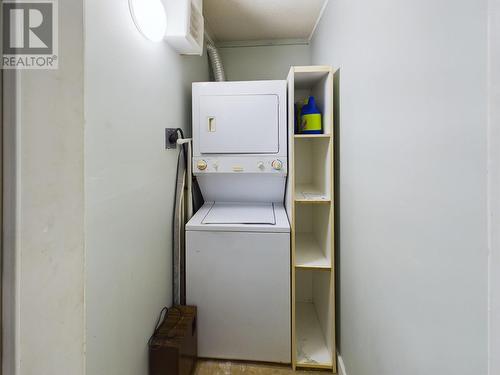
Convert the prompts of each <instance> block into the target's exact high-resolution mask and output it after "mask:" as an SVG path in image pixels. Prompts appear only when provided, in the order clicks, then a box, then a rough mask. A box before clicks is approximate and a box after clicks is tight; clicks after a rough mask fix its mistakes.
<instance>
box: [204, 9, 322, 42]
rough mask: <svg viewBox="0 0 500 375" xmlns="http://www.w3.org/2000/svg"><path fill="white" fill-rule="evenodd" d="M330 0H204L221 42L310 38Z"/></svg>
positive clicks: (212, 29) (211, 27)
mask: <svg viewBox="0 0 500 375" xmlns="http://www.w3.org/2000/svg"><path fill="white" fill-rule="evenodd" d="M326 1H328V0H204V2H203V13H204V15H205V22H206V23H207V24H208V25H207V26H208V29H209V31H210V32H211V34H212V37H213V38H214V39H215V40H216V41H218V42H234V41H259V40H274V39H309V37H310V35H311V33H312V32H313V30H314V27H315V25H316V22H317V20H318V18H319V16H320V14H321V10H322V8H323V5H324V4H325V2H326Z"/></svg>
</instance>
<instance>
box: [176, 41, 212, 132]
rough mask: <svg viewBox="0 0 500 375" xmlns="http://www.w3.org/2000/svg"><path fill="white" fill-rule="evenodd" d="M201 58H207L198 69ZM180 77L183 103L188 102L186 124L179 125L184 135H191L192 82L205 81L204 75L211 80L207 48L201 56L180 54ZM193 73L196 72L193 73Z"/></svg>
mask: <svg viewBox="0 0 500 375" xmlns="http://www.w3.org/2000/svg"><path fill="white" fill-rule="evenodd" d="M200 58H202V59H204V60H207V64H204V69H203V70H200V62H199V59H200ZM181 67H182V68H181V71H180V74H181V77H182V82H184V87H183V90H182V95H183V98H184V103H188V105H186V106H185V108H184V110H185V119H186V124H181V125H184V126H179V127H182V128H184V129H185V130H186V132H185V135H186V137H191V135H192V134H193V133H192V123H193V121H192V106H191V88H192V83H193V82H204V81H206V77H210V80H213V74H212V71H211V69H210V63H209V62H208V56H207V50H206V48H204V49H203V55H202V56H198V55H196V56H188V55H181ZM194 73H196V74H195V75H194Z"/></svg>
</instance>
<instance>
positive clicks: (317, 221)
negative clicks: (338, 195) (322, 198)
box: [294, 204, 332, 268]
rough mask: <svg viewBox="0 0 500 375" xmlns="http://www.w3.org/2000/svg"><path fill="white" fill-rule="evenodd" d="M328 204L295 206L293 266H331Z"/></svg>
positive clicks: (329, 207)
mask: <svg viewBox="0 0 500 375" xmlns="http://www.w3.org/2000/svg"><path fill="white" fill-rule="evenodd" d="M330 210H331V206H330V205H329V204H299V205H296V206H295V230H294V235H295V266H296V267H303V268H331V264H332V255H331V254H332V222H331V215H330Z"/></svg>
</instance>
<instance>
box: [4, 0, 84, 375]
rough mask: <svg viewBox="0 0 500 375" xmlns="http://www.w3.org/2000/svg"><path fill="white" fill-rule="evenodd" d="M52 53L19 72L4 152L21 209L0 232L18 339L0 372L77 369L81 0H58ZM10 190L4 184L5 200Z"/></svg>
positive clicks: (80, 336) (42, 374)
mask: <svg viewBox="0 0 500 375" xmlns="http://www.w3.org/2000/svg"><path fill="white" fill-rule="evenodd" d="M59 55H60V59H59V69H58V70H53V71H46V70H39V71H23V72H19V75H18V78H19V77H20V80H19V81H18V89H19V91H18V93H17V99H18V101H17V103H16V105H17V115H18V117H17V126H18V128H17V134H13V133H12V131H11V130H13V129H12V128H11V129H10V130H9V132H8V133H9V138H10V140H11V141H14V138H15V136H17V141H16V148H17V149H16V150H13V149H11V145H9V150H10V151H15V152H17V157H18V159H17V160H16V161H15V162H16V163H17V168H18V170H17V172H16V173H17V178H18V180H17V182H16V183H15V184H16V185H14V186H15V187H17V193H16V194H17V198H16V199H17V202H16V203H17V204H18V206H17V208H16V213H17V215H18V216H17V217H16V219H15V222H16V227H15V228H13V227H12V226H10V225H11V224H12V223H9V227H8V230H9V231H10V230H16V231H17V233H16V232H9V233H7V238H8V243H9V244H13V245H15V246H14V248H11V247H8V248H6V249H5V251H6V252H9V253H6V254H5V256H6V258H4V259H8V262H7V264H6V266H8V267H14V268H10V269H9V273H10V272H11V271H13V270H15V275H14V277H15V279H16V281H14V284H15V285H13V284H10V285H5V286H4V287H6V288H11V287H12V288H13V287H14V286H15V288H17V291H16V292H15V293H14V294H13V295H10V294H9V295H8V298H9V300H8V303H7V304H6V308H7V309H8V310H9V311H14V314H15V320H16V323H15V326H14V327H12V326H10V327H9V330H8V331H6V333H7V334H9V335H11V334H14V335H17V338H16V339H15V340H14V341H11V340H10V338H4V339H6V341H4V343H7V344H8V345H11V344H12V343H13V342H14V344H15V345H16V347H15V349H16V353H13V352H12V351H9V352H7V353H8V354H7V355H9V357H5V361H4V366H7V367H4V370H6V371H5V374H6V375H7V374H9V375H10V374H16V375H33V374H36V375H63V374H64V375H66V374H72V375H83V374H84V358H83V345H84V301H83V297H84V275H83V266H84V246H83V241H84V238H83V198H84V196H83V3H82V1H80V0H67V1H66V0H65V1H61V2H59ZM9 76H11V73H10V72H9ZM11 104H12V105H14V104H13V103H11ZM9 110H14V108H10V109H9ZM12 156H13V155H12V154H10V155H9V162H10V161H12V159H11V158H12ZM10 175H11V176H12V174H10ZM8 183H9V184H13V183H14V182H13V181H9V182H8ZM11 186H12V185H11ZM13 193H14V192H12V191H10V192H9V195H10V196H11V198H12V197H13ZM12 203H13V202H9V205H8V206H9V207H11V204H12ZM11 213H12V212H11ZM10 219H11V218H10V217H9V221H10ZM11 251H16V252H17V254H12V253H10V252H11ZM4 291H5V289H4ZM9 293H10V292H9ZM12 303H14V304H16V305H15V307H14V309H13V310H12V306H11V304H12ZM12 328H14V330H15V332H14V333H13V332H12V331H11V329H12ZM9 349H12V348H9ZM12 360H14V361H15V362H14V363H12V362H11V361H12Z"/></svg>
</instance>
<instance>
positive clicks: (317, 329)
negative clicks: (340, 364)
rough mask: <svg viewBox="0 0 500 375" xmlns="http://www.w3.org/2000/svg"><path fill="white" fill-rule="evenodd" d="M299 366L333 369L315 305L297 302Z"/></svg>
mask: <svg viewBox="0 0 500 375" xmlns="http://www.w3.org/2000/svg"><path fill="white" fill-rule="evenodd" d="M295 311H296V314H297V366H299V367H300V366H303V367H312V366H314V367H320V368H321V367H325V368H331V367H332V356H331V353H330V351H329V350H328V347H327V345H326V341H325V338H324V337H323V333H322V332H321V326H320V324H319V320H318V317H317V315H316V311H315V309H314V305H313V304H312V303H306V302H297V304H296V305H295Z"/></svg>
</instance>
